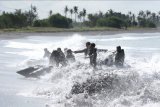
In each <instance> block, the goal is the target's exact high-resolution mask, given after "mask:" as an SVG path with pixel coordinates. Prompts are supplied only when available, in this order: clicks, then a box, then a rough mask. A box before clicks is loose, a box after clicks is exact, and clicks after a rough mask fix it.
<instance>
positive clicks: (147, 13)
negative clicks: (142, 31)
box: [146, 10, 151, 18]
mask: <svg viewBox="0 0 160 107" xmlns="http://www.w3.org/2000/svg"><path fill="white" fill-rule="evenodd" d="M150 14H151V12H150V11H149V10H147V11H146V15H147V18H148V16H149V15H150Z"/></svg>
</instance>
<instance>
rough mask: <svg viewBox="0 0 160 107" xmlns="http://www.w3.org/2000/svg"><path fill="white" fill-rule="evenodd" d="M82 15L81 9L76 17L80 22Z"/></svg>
mask: <svg viewBox="0 0 160 107" xmlns="http://www.w3.org/2000/svg"><path fill="white" fill-rule="evenodd" d="M82 16H83V12H82V11H81V12H79V14H78V18H79V20H80V22H81V19H82Z"/></svg>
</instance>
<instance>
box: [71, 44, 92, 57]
mask: <svg viewBox="0 0 160 107" xmlns="http://www.w3.org/2000/svg"><path fill="white" fill-rule="evenodd" d="M90 45H91V43H90V42H86V48H85V49H83V50H78V51H74V53H84V55H85V57H87V55H89V48H90Z"/></svg>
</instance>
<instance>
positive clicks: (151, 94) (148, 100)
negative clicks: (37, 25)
mask: <svg viewBox="0 0 160 107" xmlns="http://www.w3.org/2000/svg"><path fill="white" fill-rule="evenodd" d="M150 35H153V36H150ZM158 35H159V33H155V34H141V35H140V34H129V33H128V34H118V35H115V36H113V37H110V36H81V35H78V34H75V35H73V36H69V37H65V36H64V37H58V38H56V37H41V40H39V41H36V42H37V43H33V37H28V38H27V41H26V42H25V43H24V42H23V41H21V40H18V41H12V42H11V41H8V44H7V45H6V47H8V48H17V49H20V51H16V52H14V51H13V52H11V51H10V52H8V53H10V54H16V55H21V56H25V57H26V59H25V60H24V61H23V62H21V63H20V64H18V65H15V66H17V67H21V68H23V67H24V66H31V65H32V66H33V65H36V64H37V63H39V64H46V65H47V60H44V59H41V58H42V56H43V49H44V48H46V47H47V48H48V49H49V51H52V50H53V49H56V48H58V47H61V48H62V49H64V48H71V49H72V50H78V49H83V48H84V46H85V42H87V41H91V42H95V43H96V44H97V48H103V49H109V50H115V47H116V46H118V45H121V46H122V48H124V49H125V52H126V59H125V67H124V68H116V67H114V66H113V67H106V66H98V70H94V69H93V68H92V67H90V66H89V60H88V59H84V56H83V54H75V57H76V62H75V63H72V64H69V65H68V66H67V67H63V68H54V69H53V70H52V72H51V73H49V74H46V75H44V76H41V79H40V80H37V81H39V82H41V83H42V84H46V83H47V85H40V86H36V87H32V88H30V90H27V91H25V90H22V91H21V92H19V93H18V95H22V96H26V97H29V96H30V97H42V98H47V99H49V101H48V104H46V107H47V106H48V107H150V106H154V107H159V106H160V66H159V65H160V50H159V49H160V46H159V45H158V43H159V42H160V36H158ZM37 38H38V37H37ZM45 38H46V39H45ZM52 39H56V40H54V41H52ZM109 54H111V53H109V52H108V53H98V59H99V60H103V59H105V58H106V57H107V56H108V55H109ZM30 59H34V60H30ZM111 75H114V80H113V81H112V88H109V89H107V88H105V89H103V90H102V91H101V92H97V93H94V94H92V95H87V96H86V93H81V94H77V95H71V94H70V93H71V90H72V86H73V85H74V84H75V83H77V82H78V83H83V82H86V81H87V79H89V78H95V79H96V78H102V77H105V76H111Z"/></svg>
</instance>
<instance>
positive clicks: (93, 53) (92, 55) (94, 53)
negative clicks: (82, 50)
mask: <svg viewBox="0 0 160 107" xmlns="http://www.w3.org/2000/svg"><path fill="white" fill-rule="evenodd" d="M95 46H96V45H95V43H92V44H91V46H90V51H89V58H90V65H92V66H93V67H94V68H95V67H96V65H97V63H96V60H97V48H95Z"/></svg>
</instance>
